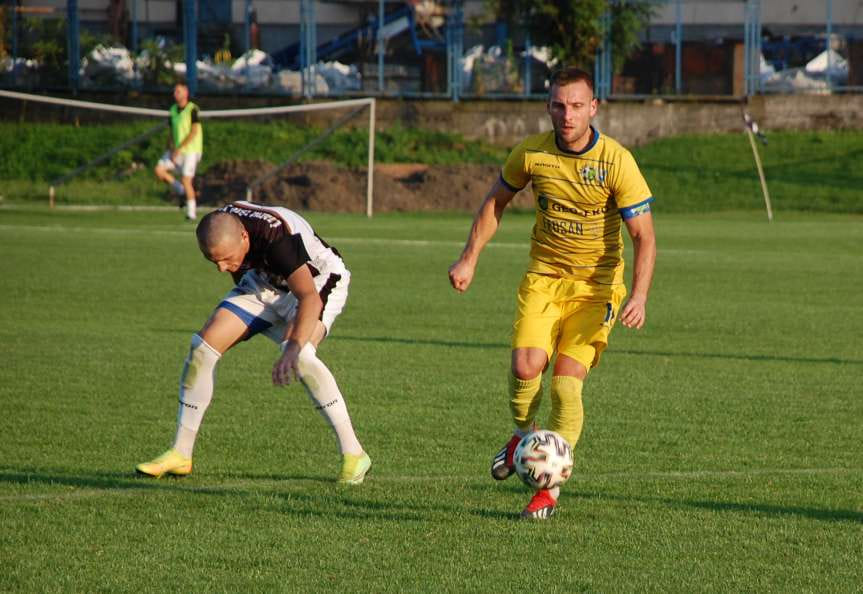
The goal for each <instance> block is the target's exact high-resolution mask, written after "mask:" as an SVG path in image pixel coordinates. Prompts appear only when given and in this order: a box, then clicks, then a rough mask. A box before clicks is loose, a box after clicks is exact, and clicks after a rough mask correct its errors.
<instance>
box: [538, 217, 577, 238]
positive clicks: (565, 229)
mask: <svg viewBox="0 0 863 594" xmlns="http://www.w3.org/2000/svg"><path fill="white" fill-rule="evenodd" d="M542 228H543V230H544V231H545V232H546V233H553V234H554V235H584V223H576V222H575V221H561V220H558V219H549V218H548V217H542Z"/></svg>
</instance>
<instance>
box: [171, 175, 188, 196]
mask: <svg viewBox="0 0 863 594" xmlns="http://www.w3.org/2000/svg"><path fill="white" fill-rule="evenodd" d="M171 189H173V190H174V192H176V193H177V194H179V195H180V196H185V195H186V188H184V187H183V184H181V183H180V180H178V179H175V180H174V181H172V182H171Z"/></svg>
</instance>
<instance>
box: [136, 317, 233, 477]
mask: <svg viewBox="0 0 863 594" xmlns="http://www.w3.org/2000/svg"><path fill="white" fill-rule="evenodd" d="M220 357H221V353H219V352H218V351H216V350H215V349H214V348H213V347H212V346H210V345H209V344H207V343H206V342H205V341H204V340H203V339H202V338H201V337H200V336H199V335H197V334H195V335H194V336H193V337H192V345H191V347H190V348H189V354H188V355H187V356H186V360H185V362H184V365H183V372H182V374H181V376H180V404H179V407H178V410H177V433H176V436H175V438H174V445H173V446H172V447H171V449H169V450H168V451H167V452H165V453H164V454H162V455H161V456H159V457H157V458H155V459H154V460H151V461H150V462H144V463H142V464H139V465H138V466H137V467H136V468H135V470H136V471H137V472H138V474H143V475H147V476H152V477H154V478H160V477H162V476H163V475H165V474H173V475H181V476H184V475H187V474H190V473H191V472H192V451H193V449H194V446H195V439H196V437H197V435H198V429H200V427H201V421H202V420H203V419H204V413H205V412H206V411H207V407H209V406H210V401H211V400H212V399H213V378H214V375H215V367H216V363H218V361H219V358H220Z"/></svg>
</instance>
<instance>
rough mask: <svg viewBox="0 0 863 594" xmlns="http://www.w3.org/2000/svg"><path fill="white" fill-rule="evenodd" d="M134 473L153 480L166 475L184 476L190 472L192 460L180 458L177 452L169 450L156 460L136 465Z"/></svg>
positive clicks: (172, 449)
mask: <svg viewBox="0 0 863 594" xmlns="http://www.w3.org/2000/svg"><path fill="white" fill-rule="evenodd" d="M135 471H136V472H137V473H138V474H142V475H144V476H151V477H153V478H162V476H164V475H166V474H173V475H175V476H186V475H187V474H191V472H192V459H191V458H186V457H185V456H182V455H181V454H180V453H179V452H177V450H175V449H174V448H171V449H170V450H168V451H167V452H165V453H164V454H162V455H161V456H159V457H158V458H155V459H153V460H150V461H149V462H142V463H141V464H138V465H137V466H136V467H135Z"/></svg>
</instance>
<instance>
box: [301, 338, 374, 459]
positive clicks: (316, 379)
mask: <svg viewBox="0 0 863 594" xmlns="http://www.w3.org/2000/svg"><path fill="white" fill-rule="evenodd" d="M297 369H298V371H299V375H300V381H301V382H302V384H303V386H305V388H306V393H307V394H308V395H309V398H311V399H312V402H313V403H314V405H315V408H317V409H318V410H319V411H320V412H321V414H322V415H323V416H324V418H325V419H326V420H327V422H328V423H329V424H330V427H332V428H333V431H334V432H335V434H336V439H338V442H339V452H340V453H342V454H353V455H354V456H358V455H360V454H362V453H363V446H362V445H360V442H359V440H358V439H357V436H356V434H355V433H354V427H353V425H352V424H351V417H350V415H349V414H348V407H347V405H346V404H345V399H344V397H343V396H342V393H341V392H340V391H339V386H338V384H336V378H334V377H333V374H332V373H331V372H330V370H329V369H327V366H326V365H324V363H323V361H321V360H320V359H318V356H317V351H316V350H315V347H314V346H312V344H311V343H306V346H304V347H303V348H302V350H300V356H299V359H298V361H297Z"/></svg>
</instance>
